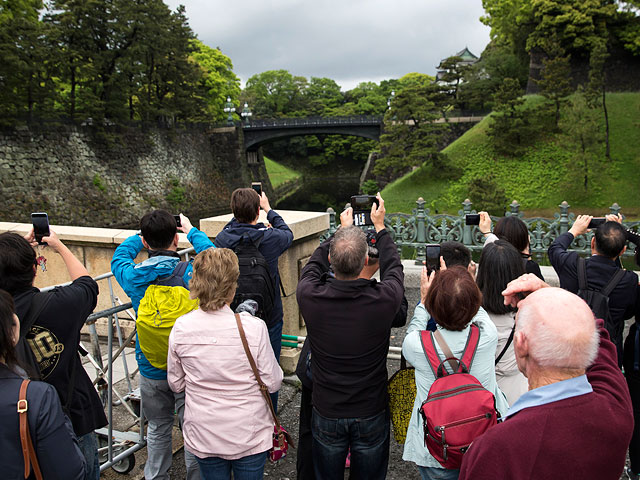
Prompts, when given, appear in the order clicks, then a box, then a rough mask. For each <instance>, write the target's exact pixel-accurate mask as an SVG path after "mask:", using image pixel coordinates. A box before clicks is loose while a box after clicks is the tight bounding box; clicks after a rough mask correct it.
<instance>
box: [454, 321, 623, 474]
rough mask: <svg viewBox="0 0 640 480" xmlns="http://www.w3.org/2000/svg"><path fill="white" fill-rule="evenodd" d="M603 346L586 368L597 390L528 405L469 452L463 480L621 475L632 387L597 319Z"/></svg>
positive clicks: (492, 430) (461, 471)
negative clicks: (540, 403)
mask: <svg viewBox="0 0 640 480" xmlns="http://www.w3.org/2000/svg"><path fill="white" fill-rule="evenodd" d="M598 329H599V331H600V349H599V351H598V357H597V358H596V361H595V362H594V364H593V365H592V366H591V367H590V368H589V369H588V370H587V379H588V380H589V383H590V384H591V386H592V388H593V392H591V393H588V394H585V395H579V396H577V397H571V398H566V399H564V400H559V401H556V402H552V403H548V404H546V405H540V406H538V407H531V408H525V409H524V410H521V411H520V412H517V413H515V414H514V415H513V416H510V417H507V418H506V420H505V421H504V422H502V423H499V424H498V425H496V426H495V427H492V428H491V429H489V430H488V431H487V433H485V434H484V435H483V436H482V437H480V438H479V439H478V440H476V441H475V442H473V444H472V445H471V447H470V448H469V451H468V452H467V453H466V454H465V456H464V460H463V462H462V469H461V470H460V477H459V478H460V480H471V479H472V480H485V479H486V480H500V479H504V480H525V479H535V480H546V479H558V478H579V479H580V480H609V479H610V480H618V479H619V478H620V475H621V473H622V469H623V468H624V463H625V458H626V453H627V447H628V446H629V441H630V440H631V433H632V431H633V414H632V410H631V399H630V397H629V389H628V388H627V385H626V382H625V380H624V377H623V375H622V372H621V371H620V369H619V368H618V366H617V357H616V349H615V346H614V345H613V343H611V341H609V334H608V332H607V330H606V329H605V328H604V323H603V321H602V320H598Z"/></svg>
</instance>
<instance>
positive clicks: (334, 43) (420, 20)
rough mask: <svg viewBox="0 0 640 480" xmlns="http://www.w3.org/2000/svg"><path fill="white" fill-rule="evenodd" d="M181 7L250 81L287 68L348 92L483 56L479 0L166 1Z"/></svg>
mask: <svg viewBox="0 0 640 480" xmlns="http://www.w3.org/2000/svg"><path fill="white" fill-rule="evenodd" d="M165 3H167V4H168V5H169V6H170V7H171V8H172V9H175V8H176V7H177V5H179V4H183V5H185V7H186V10H187V16H188V18H189V23H190V25H191V27H192V28H193V30H194V31H195V33H196V34H197V35H198V37H199V38H200V40H202V41H203V42H204V43H205V44H207V45H209V46H211V47H220V49H221V50H222V52H223V53H224V54H226V55H228V56H229V57H230V58H231V60H232V61H233V66H234V71H235V73H236V74H237V75H238V76H239V77H240V78H241V79H242V82H243V85H244V82H245V81H246V80H247V79H248V78H249V77H250V76H251V75H254V74H256V73H260V72H264V71H266V70H276V69H285V70H289V71H290V72H291V73H292V74H294V75H302V76H305V77H307V78H310V77H312V76H313V77H329V78H332V79H334V80H335V81H336V82H337V83H338V84H339V85H340V86H341V87H342V89H343V90H349V89H351V88H353V87H355V86H356V85H357V84H358V83H360V82H362V81H368V80H370V81H375V82H379V81H380V80H383V79H388V78H399V77H401V76H402V75H404V74H406V73H409V72H421V73H427V74H430V75H434V74H435V71H436V67H437V65H438V63H439V62H440V59H442V58H445V57H448V56H450V55H453V54H454V53H456V52H457V51H459V50H462V49H463V48H464V47H465V46H468V47H469V49H470V50H471V51H472V52H473V53H475V54H476V55H478V56H479V55H480V53H481V52H482V50H483V49H484V47H485V46H486V45H487V43H488V42H489V28H488V27H486V26H484V25H483V24H482V23H480V21H479V18H480V16H481V15H483V13H484V11H483V9H482V1H481V0H396V1H390V0H315V1H314V0H235V1H234V0H226V1H221V0H165Z"/></svg>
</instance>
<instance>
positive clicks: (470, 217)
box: [464, 213, 480, 225]
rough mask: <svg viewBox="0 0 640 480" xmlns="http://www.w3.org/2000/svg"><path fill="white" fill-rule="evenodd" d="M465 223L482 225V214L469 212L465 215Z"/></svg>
mask: <svg viewBox="0 0 640 480" xmlns="http://www.w3.org/2000/svg"><path fill="white" fill-rule="evenodd" d="M464 223H465V225H480V214H479V213H467V214H466V215H465V216H464Z"/></svg>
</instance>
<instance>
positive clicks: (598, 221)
mask: <svg viewBox="0 0 640 480" xmlns="http://www.w3.org/2000/svg"><path fill="white" fill-rule="evenodd" d="M606 221H607V219H606V218H604V217H593V218H592V219H591V221H590V222H589V226H588V227H587V228H598V227H599V226H600V225H602V224H603V223H604V222H606Z"/></svg>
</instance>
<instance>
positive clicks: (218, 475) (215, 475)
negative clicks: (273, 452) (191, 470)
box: [196, 452, 267, 480]
mask: <svg viewBox="0 0 640 480" xmlns="http://www.w3.org/2000/svg"><path fill="white" fill-rule="evenodd" d="M196 458H197V460H198V465H200V476H201V477H202V478H203V479H204V480H223V479H229V480H231V471H233V479H234V480H261V479H262V474H263V472H264V464H265V462H266V461H267V452H262V453H256V454H255V455H248V456H246V457H242V458H238V459H237V460H225V459H223V458H220V457H207V458H198V457H196Z"/></svg>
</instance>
